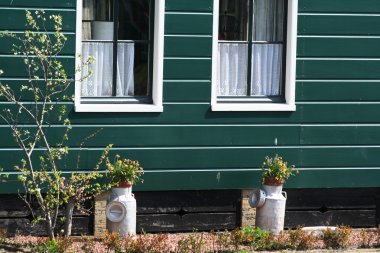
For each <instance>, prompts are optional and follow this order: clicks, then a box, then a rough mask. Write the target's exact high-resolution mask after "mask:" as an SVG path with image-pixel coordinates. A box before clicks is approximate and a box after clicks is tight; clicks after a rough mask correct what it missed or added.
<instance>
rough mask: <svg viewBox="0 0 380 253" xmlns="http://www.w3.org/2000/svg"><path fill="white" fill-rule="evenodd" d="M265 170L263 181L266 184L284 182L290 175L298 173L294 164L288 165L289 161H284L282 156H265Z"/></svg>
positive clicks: (262, 166) (263, 168)
mask: <svg viewBox="0 0 380 253" xmlns="http://www.w3.org/2000/svg"><path fill="white" fill-rule="evenodd" d="M261 169H262V170H263V174H262V183H264V184H278V185H280V184H283V183H284V182H285V180H287V179H288V178H289V177H290V176H294V175H295V173H298V170H297V169H296V167H295V166H294V165H291V166H288V163H287V162H285V161H283V159H282V157H281V156H279V155H277V154H276V156H275V157H273V158H272V157H269V156H266V157H265V161H264V162H263V164H262V165H261Z"/></svg>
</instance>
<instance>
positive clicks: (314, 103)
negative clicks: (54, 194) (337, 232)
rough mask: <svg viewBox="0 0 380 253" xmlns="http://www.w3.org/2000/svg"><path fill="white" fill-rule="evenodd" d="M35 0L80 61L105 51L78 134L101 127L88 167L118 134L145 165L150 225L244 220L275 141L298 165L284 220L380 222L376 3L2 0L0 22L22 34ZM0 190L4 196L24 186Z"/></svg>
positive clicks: (78, 113)
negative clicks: (247, 197) (59, 21)
mask: <svg viewBox="0 0 380 253" xmlns="http://www.w3.org/2000/svg"><path fill="white" fill-rule="evenodd" d="M25 9H28V10H39V9H43V10H45V11H46V13H47V14H51V13H55V14H57V13H59V14H60V15H62V17H63V32H64V34H65V35H66V36H67V37H68V42H67V45H66V47H65V50H64V51H63V52H62V61H63V62H64V64H66V69H67V70H68V71H69V72H70V71H71V73H74V68H75V64H76V61H77V57H76V54H78V53H81V54H82V55H83V56H85V57H87V56H90V55H93V56H95V58H96V62H95V63H94V65H93V66H92V67H93V70H94V75H92V76H91V77H90V78H88V79H86V80H85V81H83V82H77V83H75V86H73V87H72V90H71V92H72V94H75V102H73V103H71V102H67V107H68V114H69V118H70V119H71V122H72V124H73V131H72V137H71V140H70V141H71V146H72V149H73V150H76V149H78V147H79V144H80V142H81V140H82V139H83V138H84V137H85V136H86V135H88V133H91V132H94V131H97V129H99V128H103V131H101V132H100V133H99V134H98V135H96V136H95V137H94V138H93V139H91V140H90V141H89V142H88V143H87V144H86V150H85V151H84V157H85V159H84V160H85V161H86V162H88V165H89V166H90V164H93V162H94V161H96V159H97V157H98V156H99V154H100V152H101V151H102V149H103V148H104V146H106V145H107V144H109V143H113V144H114V148H113V153H119V154H121V155H124V156H128V157H130V158H132V159H136V160H139V161H140V162H141V163H142V165H143V166H144V168H145V169H146V174H145V183H144V184H142V185H139V186H137V187H136V189H135V190H136V191H137V201H138V203H139V205H140V206H142V207H146V208H142V209H140V211H139V212H140V213H139V215H140V219H141V221H142V222H143V221H144V222H145V224H149V222H150V221H151V220H150V219H152V217H154V219H156V220H160V219H161V220H163V222H162V223H161V225H162V224H166V225H168V224H169V225H170V224H172V223H173V224H182V225H178V226H177V225H173V226H169V225H168V226H166V228H167V230H186V229H189V228H190V229H192V226H195V227H197V223H193V221H194V220H202V217H206V218H204V220H209V218H210V217H211V216H212V215H211V216H210V215H209V214H210V213H213V216H212V217H214V218H215V217H219V218H215V219H214V220H213V221H210V224H209V225H210V226H206V225H205V226H203V227H202V224H203V223H202V224H198V225H199V227H200V228H201V229H209V227H212V226H215V225H216V224H221V221H223V220H224V221H226V220H228V222H227V223H228V224H224V223H223V224H224V225H225V226H226V227H227V228H232V227H234V226H239V225H241V213H242V211H243V213H244V211H245V209H244V206H243V207H242V206H241V205H240V202H241V201H242V197H244V194H243V195H242V194H241V193H242V192H244V191H242V190H245V189H252V188H257V187H259V186H260V176H261V171H260V168H259V167H260V165H261V163H262V161H263V159H264V157H265V156H267V155H271V156H273V155H275V154H280V155H282V156H283V157H284V159H285V160H287V161H288V162H289V163H290V164H295V165H296V166H297V167H298V168H299V170H300V174H299V175H298V176H297V177H294V178H292V179H290V180H289V181H288V182H287V183H286V188H287V191H288V196H289V201H288V213H287V217H288V218H287V221H286V222H287V226H288V227H292V226H296V225H302V224H306V225H317V224H322V223H326V222H330V224H331V223H336V224H341V223H345V224H348V225H352V226H374V225H376V224H377V223H378V222H379V221H378V220H379V210H380V205H379V197H378V196H380V188H379V187H380V155H379V154H380V2H379V1H378V0H361V1H359V0H114V1H111V0H77V1H76V0H61V1H54V0H33V1H28V0H0V32H1V31H4V30H9V31H13V32H22V31H23V30H24V29H25ZM116 24H117V25H116ZM48 29H50V28H48ZM11 44H12V43H11V42H10V41H7V40H2V41H1V42H0V69H2V70H3V71H4V74H3V75H2V76H1V78H0V81H1V82H7V83H9V84H10V85H18V84H19V83H20V82H21V81H25V78H26V73H25V72H24V71H23V66H22V64H23V63H22V61H21V60H20V57H18V56H14V55H12V54H11V51H10V47H11ZM77 75H78V76H77V77H80V73H79V74H77ZM4 104H5V102H1V101H0V109H1V107H4ZM21 123H22V124H26V125H28V124H31V123H30V122H21ZM54 127H55V128H56V131H57V132H59V131H60V126H59V125H57V126H54ZM0 133H1V134H0V136H1V141H0V165H1V166H2V167H3V168H5V169H6V170H8V171H13V169H12V167H13V165H14V164H15V163H17V162H18V161H19V160H20V152H19V150H18V148H17V146H16V145H15V144H14V142H13V140H12V136H11V134H10V130H9V128H8V127H7V126H6V124H5V123H4V122H1V123H0ZM67 171H70V166H67ZM0 193H2V194H3V195H2V196H3V200H0V201H4V203H1V204H0V209H3V208H5V207H6V203H5V201H6V200H7V201H11V200H12V201H13V199H14V198H16V195H14V194H16V193H17V187H16V186H13V185H12V184H6V183H1V185H0ZM12 194H13V195H12ZM139 198H140V202H139ZM376 203H377V204H376ZM149 205H151V206H149ZM163 207H164V208H163ZM169 207H170V208H169ZM376 207H377V209H376ZM160 208H161V209H160ZM5 209H6V208H5ZM162 209H165V211H162ZM160 210H161V211H160ZM376 210H377V211H376ZM3 213H4V215H3V216H1V215H2V214H3ZM348 214H349V215H348ZM376 214H377V215H376ZM202 215H204V216H202ZM347 215H348V216H347ZM10 216H11V214H10V212H0V217H1V219H0V225H1V220H3V218H4V219H5V218H7V217H8V218H9V217H10ZM187 216H189V217H190V216H191V217H193V218H191V219H188V220H187V221H186V217H187ZM194 217H195V218H194ZM299 217H303V219H300V218H299ZM310 217H312V218H310ZM342 217H345V218H342ZM356 217H365V218H363V219H359V218H358V219H357V222H353V220H356ZM19 218H20V217H19ZM21 218H23V219H27V217H26V216H25V217H24V216H23V217H21ZM8 220H11V219H10V218H9V219H8ZM171 222H172V223H171ZM181 222H182V223H181ZM186 222H187V223H188V224H187V225H183V223H186ZM205 223H207V222H205ZM311 223H313V224H311ZM9 224H11V223H9ZM12 224H13V223H12ZM86 224H87V223H86ZM194 224H195V225H194ZM87 225H88V224H87ZM88 226H91V224H90V225H88ZM147 227H148V229H146V230H148V231H149V226H148V225H147ZM163 227H164V226H161V228H163ZM170 228H172V229H170ZM218 228H219V229H222V228H223V226H220V227H218ZM151 230H152V231H156V230H159V228H157V227H155V228H154V227H151Z"/></svg>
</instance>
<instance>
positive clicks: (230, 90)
mask: <svg viewBox="0 0 380 253" xmlns="http://www.w3.org/2000/svg"><path fill="white" fill-rule="evenodd" d="M218 56H219V59H218V63H219V66H218V80H219V90H218V96H245V95H247V64H248V45H247V44H240V43H219V54H218Z"/></svg>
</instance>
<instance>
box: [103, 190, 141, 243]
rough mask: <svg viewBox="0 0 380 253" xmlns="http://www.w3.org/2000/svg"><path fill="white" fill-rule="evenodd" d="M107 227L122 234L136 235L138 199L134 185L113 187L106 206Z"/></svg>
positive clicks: (110, 230) (123, 235)
mask: <svg viewBox="0 0 380 253" xmlns="http://www.w3.org/2000/svg"><path fill="white" fill-rule="evenodd" d="M106 217H107V229H108V231H109V232H118V233H119V234H120V236H122V237H125V236H127V235H131V236H133V235H136V199H135V197H134V195H133V194H132V187H128V188H118V187H115V188H112V193H111V196H110V198H109V202H108V205H107V208H106Z"/></svg>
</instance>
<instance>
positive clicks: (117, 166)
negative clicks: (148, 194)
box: [106, 155, 144, 237]
mask: <svg viewBox="0 0 380 253" xmlns="http://www.w3.org/2000/svg"><path fill="white" fill-rule="evenodd" d="M143 174H144V169H143V168H142V167H141V166H140V164H139V162H138V161H132V160H130V159H121V158H120V156H119V155H116V156H115V159H114V162H113V163H111V162H110V161H109V159H108V158H107V177H108V178H109V179H110V181H111V182H110V184H111V187H112V189H111V190H112V193H111V196H110V197H109V201H108V204H107V207H106V217H107V229H108V230H109V231H110V232H117V233H119V234H120V236H122V237H125V236H127V235H132V236H133V235H135V234H136V199H135V197H134V195H133V194H132V185H133V184H136V183H138V182H143V180H142V179H141V177H142V175H143Z"/></svg>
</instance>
